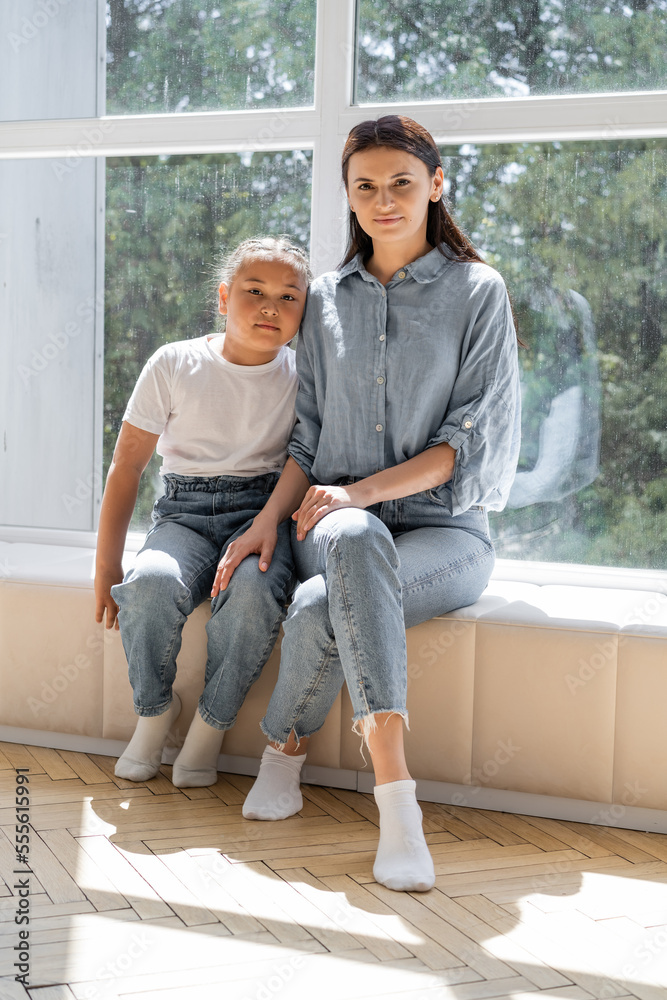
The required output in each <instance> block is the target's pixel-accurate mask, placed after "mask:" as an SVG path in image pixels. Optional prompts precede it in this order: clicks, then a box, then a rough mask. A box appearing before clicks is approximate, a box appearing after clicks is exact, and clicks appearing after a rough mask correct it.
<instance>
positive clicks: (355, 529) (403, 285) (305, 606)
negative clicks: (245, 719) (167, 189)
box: [214, 115, 519, 891]
mask: <svg viewBox="0 0 667 1000" xmlns="http://www.w3.org/2000/svg"><path fill="white" fill-rule="evenodd" d="M342 167H343V181H344V183H345V190H346V193H347V198H348V203H349V207H350V238H349V246H348V250H347V253H346V255H345V258H344V260H343V263H342V265H341V267H340V268H339V270H337V271H335V272H332V273H329V274H324V275H322V276H321V277H319V278H318V279H317V280H316V281H315V282H314V283H313V284H312V285H311V289H310V292H309V296H308V301H307V304H306V311H305V313H304V319H303V323H302V332H301V336H300V339H299V346H298V348H297V370H298V373H299V392H298V395H297V425H296V427H295V430H294V433H293V436H292V440H291V442H290V446H289V448H288V452H289V455H290V458H289V459H288V462H287V465H286V467H285V471H284V472H283V475H282V477H281V480H280V482H279V484H278V486H277V487H276V490H275V492H274V494H273V496H272V497H271V499H270V500H269V502H268V503H267V505H266V507H265V508H264V510H263V511H262V513H261V514H260V515H258V517H257V518H256V519H255V522H254V524H253V527H252V528H251V529H250V530H249V531H248V532H247V534H246V535H244V536H243V538H242V539H240V540H239V541H237V542H235V543H233V545H232V546H230V549H229V550H228V553H227V555H226V557H225V559H224V560H223V562H222V564H221V567H220V569H219V572H218V576H217V577H216V581H215V585H214V592H217V588H218V587H221V588H224V587H225V586H226V585H227V582H228V580H229V577H230V576H231V573H232V572H233V571H234V568H235V566H236V565H238V563H239V562H240V561H241V559H243V558H244V557H245V556H246V555H247V554H248V553H249V552H259V553H260V566H265V567H266V566H268V563H269V561H270V556H271V552H272V545H273V544H274V539H275V536H276V531H277V525H278V524H279V523H280V522H281V521H282V520H283V519H285V518H287V517H289V515H290V514H292V512H293V511H295V508H296V507H298V510H296V511H295V513H293V514H292V517H293V519H294V520H295V521H296V526H295V529H294V530H293V543H294V545H293V547H294V553H295V559H296V566H297V573H298V576H299V579H300V580H301V581H302V582H301V584H300V585H299V587H298V588H297V590H296V593H295V596H294V601H293V603H292V605H291V608H290V611H289V614H288V617H287V619H286V621H285V624H284V641H283V645H282V655H281V667H280V676H279V680H278V683H277V685H276V689H275V691H274V693H273V696H272V698H271V702H270V704H269V708H268V711H267V714H266V717H265V718H264V720H263V723H262V729H263V731H264V732H265V733H266V735H267V736H268V737H269V740H270V741H271V745H270V746H269V747H267V749H266V751H265V752H264V755H263V758H262V765H261V769H260V773H259V776H258V778H257V781H256V782H255V785H254V786H253V788H252V790H251V792H250V794H249V796H248V798H247V800H246V803H245V805H244V809H243V814H244V816H246V817H247V818H252V819H281V818H285V817H287V816H289V815H292V814H293V813H295V812H297V811H298V810H299V809H300V808H301V805H302V799H301V794H300V791H299V774H300V769H301V765H302V764H303V761H304V760H305V752H304V751H305V748H306V745H307V740H308V737H309V736H311V735H312V733H314V732H316V731H317V730H318V729H319V728H320V727H321V726H322V724H323V723H324V720H325V718H326V715H327V713H328V711H329V708H330V707H331V705H332V704H333V701H334V700H335V698H336V696H337V694H338V692H339V690H340V687H341V685H342V683H343V681H345V682H346V683H347V687H348V691H349V693H350V698H351V700H352V704H353V706H354V728H355V730H356V731H357V732H359V733H360V735H361V736H362V737H363V740H364V742H365V743H366V744H367V746H368V748H369V750H370V754H371V758H372V762H373V767H374V771H375V778H376V787H375V798H376V801H377V804H378V808H379V812H380V843H379V847H378V852H377V856H376V859H375V865H374V868H373V873H374V876H375V878H376V880H377V881H378V882H381V883H383V884H384V885H386V886H388V887H389V888H392V889H399V890H407V891H414V890H426V889H429V888H430V887H431V886H432V885H433V882H434V877H435V876H434V870H433V862H432V860H431V857H430V854H429V852H428V848H427V846H426V842H425V840H424V835H423V831H422V823H421V819H422V816H421V810H420V809H419V806H418V804H417V801H416V797H415V783H414V781H412V780H411V778H410V774H409V771H408V769H407V766H406V762H405V756H404V752H403V722H404V720H405V722H406V723H407V709H406V692H407V654H406V642H405V629H406V628H407V627H410V626H413V625H417V624H419V623H420V622H423V621H426V620H428V619H430V618H432V617H434V616H435V615H439V614H444V613H445V612H447V611H452V610H453V609H455V608H459V607H462V606H465V605H467V604H471V603H472V602H473V601H475V600H476V599H477V598H478V597H479V595H480V594H481V593H482V591H483V590H484V588H485V586H486V584H487V582H488V579H489V576H490V574H491V569H492V567H493V561H494V554H493V547H492V544H491V542H490V540H489V535H488V520H487V510H489V509H492V510H500V509H501V508H502V507H503V506H504V504H505V501H506V499H507V494H508V491H509V488H510V486H511V483H512V479H513V476H514V471H515V468H516V462H517V458H518V450H519V381H518V367H517V351H516V335H515V332H514V326H513V322H512V313H511V309H510V305H509V301H508V298H507V292H506V290H505V285H504V283H503V280H502V278H501V277H500V275H499V274H498V273H497V272H496V271H495V270H493V268H491V267H490V266H488V265H487V264H485V263H484V262H483V261H482V260H481V258H480V257H479V255H478V254H477V252H476V251H475V249H474V248H473V246H472V244H471V243H470V242H469V240H468V239H467V238H466V237H465V236H464V234H463V233H462V232H461V231H460V230H459V229H458V228H457V226H456V225H455V224H454V222H453V221H452V219H451V217H450V215H449V213H448V211H447V208H446V206H445V202H444V199H443V184H444V176H443V171H442V166H441V163H440V156H439V153H438V149H437V146H436V145H435V142H434V141H433V138H432V137H431V135H430V134H429V133H428V132H427V131H426V129H424V128H423V127H422V126H420V125H418V124H417V123H416V122H414V121H412V120H411V119H409V118H405V117H403V116H398V115H387V116H386V117H384V118H381V119H379V121H366V122H362V123H361V124H359V125H357V126H355V127H354V128H353V129H352V131H351V132H350V135H349V136H348V139H347V142H346V145H345V149H344V151H343V163H342Z"/></svg>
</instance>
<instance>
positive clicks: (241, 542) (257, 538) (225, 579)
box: [211, 458, 310, 597]
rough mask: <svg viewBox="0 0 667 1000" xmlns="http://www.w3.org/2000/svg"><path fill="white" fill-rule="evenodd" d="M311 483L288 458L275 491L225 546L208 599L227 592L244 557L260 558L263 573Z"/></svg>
mask: <svg viewBox="0 0 667 1000" xmlns="http://www.w3.org/2000/svg"><path fill="white" fill-rule="evenodd" d="M309 485H310V481H309V479H308V476H307V475H306V474H305V472H304V471H303V470H302V469H301V467H300V466H299V465H298V464H297V463H296V462H295V461H294V459H293V458H288V459H287V462H286V464H285V468H284V469H283V472H282V475H281V477H280V479H279V480H278V482H277V483H276V487H275V489H274V491H273V493H272V494H271V496H270V497H269V499H268V500H267V502H266V506H265V507H264V509H263V510H261V511H260V513H259V514H258V515H257V517H256V518H255V520H254V521H253V523H252V526H251V527H250V528H248V530H247V531H246V532H245V534H243V535H241V537H240V538H237V539H236V541H234V542H232V543H231V545H229V546H228V548H227V551H226V552H225V554H224V556H223V557H222V559H221V560H220V562H219V564H218V571H217V573H216V575H215V580H214V582H213V588H212V590H211V597H216V596H217V594H218V593H219V591H221V590H226V589H227V585H228V583H229V581H230V580H231V578H232V573H233V572H234V570H235V569H236V567H237V566H238V565H239V563H240V562H242V561H243V560H244V559H245V558H246V556H249V555H253V553H255V554H257V555H259V568H260V569H261V570H262V572H264V573H265V572H266V570H267V569H268V568H269V565H270V563H271V558H272V556H273V552H274V550H275V547H276V541H277V539H278V530H277V529H278V525H279V524H280V523H281V522H282V521H286V520H287V518H288V517H289V516H290V515H291V514H292V512H293V511H294V510H296V508H297V507H298V506H299V504H300V503H301V500H302V499H303V495H304V493H305V492H306V490H307V489H308V487H309Z"/></svg>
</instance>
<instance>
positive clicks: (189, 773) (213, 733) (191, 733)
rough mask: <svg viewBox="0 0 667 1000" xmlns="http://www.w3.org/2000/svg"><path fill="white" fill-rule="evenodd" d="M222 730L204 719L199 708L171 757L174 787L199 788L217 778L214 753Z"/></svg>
mask: <svg viewBox="0 0 667 1000" xmlns="http://www.w3.org/2000/svg"><path fill="white" fill-rule="evenodd" d="M222 737H223V733H222V730H220V729H215V728H214V727H213V726H209V725H208V723H207V722H204V720H203V719H202V717H201V715H200V714H199V710H198V709H197V711H196V712H195V714H194V718H193V720H192V722H191V724H190V728H189V729H188V735H187V736H186V737H185V743H184V744H183V746H182V748H181V752H180V753H179V755H178V757H177V758H176V760H175V761H174V766H173V769H172V773H171V781H172V784H173V785H176V787H177V788H202V787H204V786H206V785H214V784H215V783H216V781H217V780H218V769H217V763H218V754H219V753H220V746H221V744H222Z"/></svg>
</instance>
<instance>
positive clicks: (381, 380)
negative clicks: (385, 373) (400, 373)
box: [377, 375, 384, 385]
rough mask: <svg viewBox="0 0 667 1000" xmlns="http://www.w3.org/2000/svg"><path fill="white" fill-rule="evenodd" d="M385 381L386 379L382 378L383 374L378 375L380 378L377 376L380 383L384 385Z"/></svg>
mask: <svg viewBox="0 0 667 1000" xmlns="http://www.w3.org/2000/svg"><path fill="white" fill-rule="evenodd" d="M383 382H384V379H383V378H382V376H381V375H378V378H377V383H378V385H382V383H383Z"/></svg>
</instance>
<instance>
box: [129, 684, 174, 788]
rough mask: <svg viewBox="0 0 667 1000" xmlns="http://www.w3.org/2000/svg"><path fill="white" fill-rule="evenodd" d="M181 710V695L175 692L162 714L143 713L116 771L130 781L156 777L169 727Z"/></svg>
mask: <svg viewBox="0 0 667 1000" xmlns="http://www.w3.org/2000/svg"><path fill="white" fill-rule="evenodd" d="M180 714H181V699H180V698H179V697H178V695H177V694H174V695H172V700H171V704H170V706H169V708H168V709H167V711H166V712H163V713H162V715H151V716H148V715H142V716H140V717H139V721H138V722H137V728H136V729H135V731H134V736H133V737H132V739H131V740H130V742H129V743H128V745H127V747H126V749H125V752H124V753H123V755H122V756H121V757H119V758H118V760H117V762H116V767H115V768H114V774H115V775H116V777H117V778H127V779H128V780H129V781H148V779H149V778H154V777H155V775H156V774H157V773H158V770H159V768H160V763H161V762H162V750H163V748H164V744H165V742H166V739H167V736H168V735H169V730H170V729H171V727H172V726H173V724H174V723H175V722H176V719H177V718H178V717H179V715H180Z"/></svg>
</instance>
